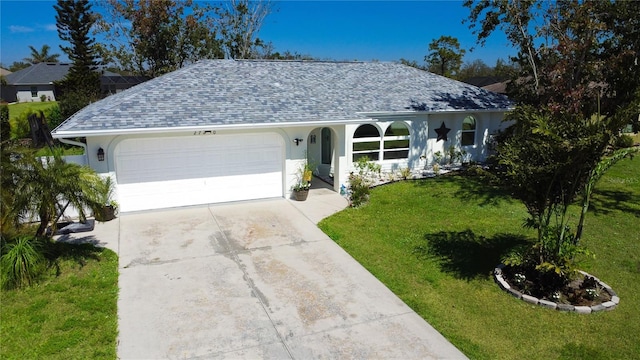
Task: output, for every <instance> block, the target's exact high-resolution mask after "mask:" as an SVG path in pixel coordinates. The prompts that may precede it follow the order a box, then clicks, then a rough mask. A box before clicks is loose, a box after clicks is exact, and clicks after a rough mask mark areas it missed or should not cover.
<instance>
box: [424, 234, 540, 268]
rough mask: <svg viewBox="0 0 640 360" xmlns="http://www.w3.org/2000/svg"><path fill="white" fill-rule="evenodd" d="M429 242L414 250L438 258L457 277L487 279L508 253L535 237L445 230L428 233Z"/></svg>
mask: <svg viewBox="0 0 640 360" xmlns="http://www.w3.org/2000/svg"><path fill="white" fill-rule="evenodd" d="M424 239H425V242H426V243H425V244H423V245H418V246H416V247H415V248H414V250H413V252H414V253H415V254H416V256H418V258H421V259H434V260H436V261H438V262H439V263H440V267H441V269H442V271H443V272H447V273H452V274H454V275H455V276H456V277H457V278H460V279H465V280H473V279H476V278H487V277H489V276H490V275H491V271H492V270H493V269H494V268H495V266H496V265H498V264H499V263H500V261H501V259H502V257H503V256H504V255H506V254H507V253H508V252H509V251H510V250H511V249H513V248H514V247H516V246H519V245H524V244H530V243H531V240H530V239H528V238H527V237H525V236H523V235H519V234H509V233H501V234H496V235H495V236H493V237H491V238H486V237H484V236H478V235H476V234H475V233H474V232H473V231H471V230H465V231H458V232H456V231H449V232H447V231H441V232H437V233H433V234H426V235H425V236H424Z"/></svg>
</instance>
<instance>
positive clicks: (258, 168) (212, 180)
mask: <svg viewBox="0 0 640 360" xmlns="http://www.w3.org/2000/svg"><path fill="white" fill-rule="evenodd" d="M282 147H283V145H282V141H281V138H280V136H279V135H277V134H259V135H257V134H250V135H233V136H229V135H228V136H207V137H194V138H185V137H182V138H155V139H135V140H125V141H123V142H122V143H120V144H119V145H118V147H117V148H116V176H117V180H118V193H119V199H120V203H121V209H122V211H136V210H144V209H154V208H164V207H175V206H186V205H196V204H207V203H216V202H227V201H238V200H249V199H259V198H268V197H281V196H282V194H283V185H282V181H283V176H282V168H283V150H282Z"/></svg>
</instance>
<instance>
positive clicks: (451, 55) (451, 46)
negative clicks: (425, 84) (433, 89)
mask: <svg viewBox="0 0 640 360" xmlns="http://www.w3.org/2000/svg"><path fill="white" fill-rule="evenodd" d="M464 53H465V50H464V49H461V48H460V43H459V42H458V39H456V38H455V37H452V36H440V38H438V39H435V40H433V41H432V42H431V43H430V44H429V54H427V56H425V57H424V61H426V62H427V64H428V66H429V70H430V71H431V72H434V73H436V74H439V75H442V76H446V77H454V76H455V75H457V73H458V72H459V71H460V66H462V58H463V57H464Z"/></svg>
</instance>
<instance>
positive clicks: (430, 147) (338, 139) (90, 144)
mask: <svg viewBox="0 0 640 360" xmlns="http://www.w3.org/2000/svg"><path fill="white" fill-rule="evenodd" d="M467 115H472V116H474V118H475V119H476V134H475V144H474V145H472V146H465V147H463V149H464V150H465V151H467V152H468V158H466V159H464V160H475V161H484V160H485V159H486V157H487V155H488V150H487V142H488V141H489V139H490V136H491V134H493V133H495V132H496V131H497V130H498V129H501V128H504V127H506V124H505V123H502V119H503V116H504V114H503V113H502V112H498V113H491V112H479V113H464V112H452V113H438V114H412V115H398V116H392V117H385V118H380V119H377V120H373V121H372V122H371V123H372V124H374V125H375V126H376V127H377V128H378V129H379V132H380V134H381V135H382V134H384V132H385V131H386V130H387V128H388V127H389V126H390V125H391V124H392V123H393V122H395V121H402V122H404V123H405V124H406V125H407V126H408V128H409V132H410V148H409V157H408V159H398V160H382V161H380V162H379V163H380V164H381V165H382V170H383V171H384V172H389V171H398V170H400V169H401V168H405V167H409V168H411V169H412V170H418V169H422V168H426V167H428V166H430V165H431V164H433V155H434V153H436V152H437V151H440V152H443V153H444V152H445V151H446V150H447V148H448V147H449V146H451V145H453V146H454V147H456V149H461V146H460V141H461V131H462V121H463V119H464V118H465V117H466V116H467ZM443 122H444V124H445V126H446V127H447V128H449V129H451V130H450V131H449V133H448V140H447V141H446V142H445V141H437V135H436V133H435V129H436V128H438V127H440V125H441V124H442V123H443ZM359 126H360V124H355V123H354V124H349V125H334V126H329V127H328V128H329V129H330V130H331V137H332V154H331V155H332V156H331V164H326V165H323V164H321V143H322V140H321V131H322V127H321V126H296V127H287V128H265V129H247V130H224V129H223V130H215V131H212V132H211V133H209V134H206V135H205V134H202V133H200V134H196V132H194V131H176V132H172V133H156V134H153V133H150V134H145V135H140V134H137V135H118V136H96V137H88V138H87V154H86V161H87V165H89V166H90V167H92V168H93V169H95V170H96V171H97V172H98V173H100V174H102V175H103V176H112V177H114V179H115V180H116V182H117V172H116V170H117V169H116V159H115V156H116V149H117V147H118V144H119V143H121V142H122V141H124V140H127V139H140V138H162V137H171V138H176V137H178V138H180V137H184V140H185V141H186V142H188V141H189V139H190V138H192V137H193V136H212V137H215V136H221V135H241V134H260V133H265V134H266V133H276V134H278V135H279V136H280V137H281V138H282V144H283V149H282V157H283V158H282V164H283V167H282V177H283V179H282V180H283V181H282V187H283V189H282V193H283V194H284V196H285V197H286V198H289V197H290V196H291V188H292V186H293V185H294V184H295V183H296V181H297V176H296V175H297V172H298V169H299V167H300V166H301V164H302V163H303V162H304V159H305V157H308V158H309V159H310V160H311V161H312V162H313V163H315V164H316V165H317V166H318V168H319V169H321V170H322V171H324V172H326V173H327V174H328V173H329V172H332V173H333V177H334V190H335V191H339V190H340V187H341V186H342V185H347V182H348V175H349V172H351V171H353V164H352V161H351V159H352V156H353V152H352V148H353V141H352V140H353V134H354V132H355V131H356V129H357V128H358V127H359ZM203 131H204V130H203ZM312 136H315V143H314V142H313V141H312V140H311V139H312ZM294 139H302V141H301V142H299V143H298V145H296V144H295V142H294ZM247 146H250V144H247ZM99 148H102V149H103V150H104V153H105V160H104V161H98V158H97V153H98V149H99ZM380 151H383V149H381V150H380ZM116 194H117V189H116ZM116 196H117V195H116ZM116 200H118V198H116Z"/></svg>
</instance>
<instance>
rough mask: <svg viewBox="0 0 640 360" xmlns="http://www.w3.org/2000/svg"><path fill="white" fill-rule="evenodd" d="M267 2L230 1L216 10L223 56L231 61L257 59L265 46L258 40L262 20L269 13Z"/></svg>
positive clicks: (249, 0)
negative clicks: (223, 51) (223, 50)
mask: <svg viewBox="0 0 640 360" xmlns="http://www.w3.org/2000/svg"><path fill="white" fill-rule="evenodd" d="M271 10H272V6H271V3H270V2H268V1H251V0H230V1H228V2H225V3H223V5H222V6H220V7H218V8H216V10H215V11H216V13H217V15H218V26H219V27H220V36H221V39H222V43H223V45H224V49H225V54H226V56H227V57H229V58H231V59H251V58H256V57H258V54H259V53H260V51H259V49H260V48H261V47H264V46H265V43H264V41H263V40H261V39H260V38H258V33H259V32H260V28H261V27H262V23H263V21H264V19H265V18H266V17H267V15H269V14H270V13H271Z"/></svg>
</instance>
